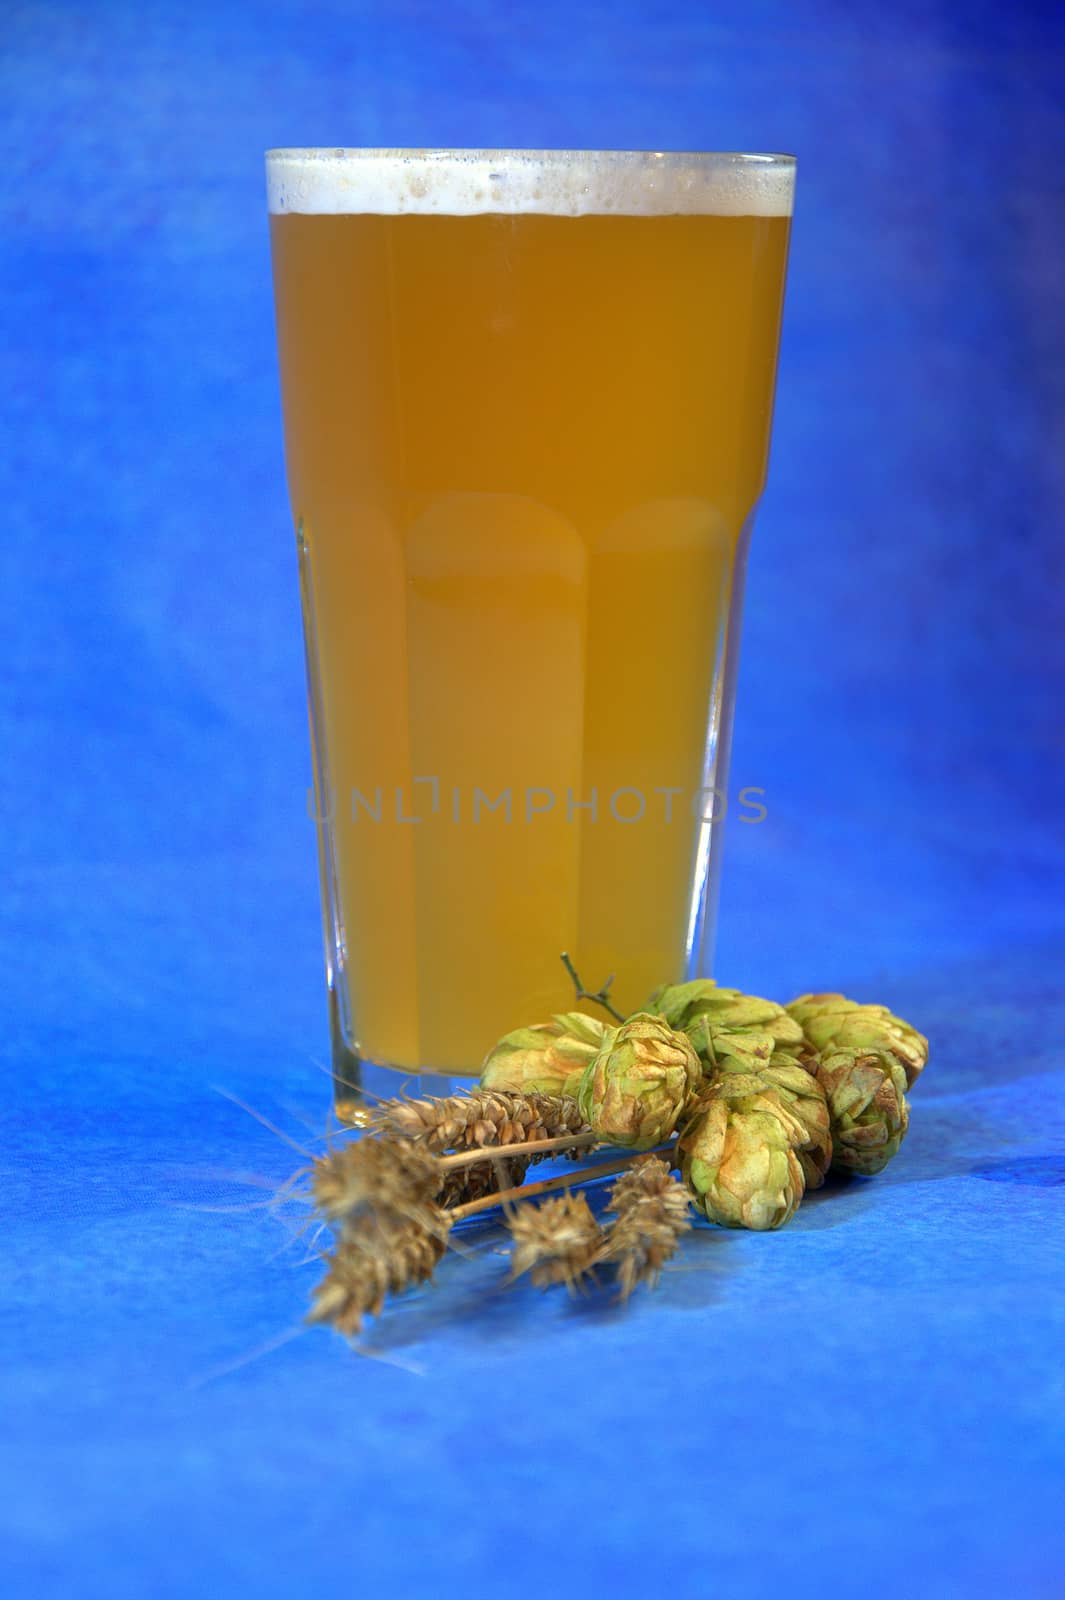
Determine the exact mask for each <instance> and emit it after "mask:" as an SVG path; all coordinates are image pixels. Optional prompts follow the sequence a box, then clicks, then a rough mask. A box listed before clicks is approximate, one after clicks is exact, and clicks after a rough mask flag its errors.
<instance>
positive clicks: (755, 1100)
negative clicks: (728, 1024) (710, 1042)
mask: <svg viewBox="0 0 1065 1600" xmlns="http://www.w3.org/2000/svg"><path fill="white" fill-rule="evenodd" d="M806 1137H807V1136H806V1130H805V1129H804V1128H803V1126H802V1124H801V1123H800V1121H799V1119H798V1118H797V1117H796V1116H795V1115H794V1113H793V1112H792V1111H791V1110H790V1108H789V1107H788V1106H787V1105H786V1104H785V1103H784V1100H783V1098H782V1096H781V1095H780V1094H779V1093H778V1091H777V1090H775V1089H770V1088H769V1087H768V1086H767V1085H766V1084H764V1083H763V1081H762V1079H761V1078H760V1077H759V1076H758V1075H757V1074H755V1073H744V1072H723V1073H722V1074H721V1075H720V1077H719V1078H718V1079H717V1080H716V1082H715V1083H714V1084H713V1085H712V1086H711V1088H710V1090H709V1091H708V1093H707V1094H706V1096H705V1097H704V1099H703V1100H702V1102H701V1103H700V1107H699V1110H698V1111H697V1112H696V1114H695V1115H694V1116H693V1117H692V1119H691V1121H690V1122H689V1123H688V1125H687V1127H686V1128H685V1130H684V1132H683V1133H682V1134H681V1137H680V1140H679V1142H678V1145H677V1153H678V1156H679V1159H680V1170H681V1175H682V1176H683V1178H684V1181H685V1183H686V1184H687V1185H688V1187H689V1189H690V1190H691V1191H692V1194H693V1196H694V1198H695V1203H696V1205H697V1206H698V1207H699V1208H700V1210H701V1211H703V1212H705V1214H706V1216H707V1217H708V1218H709V1220H710V1221H711V1222H719V1223H720V1224H721V1225H722V1226H723V1227H726V1228H756V1229H766V1228H779V1227H780V1226H781V1224H782V1223H785V1222H787V1220H788V1218H789V1217H790V1216H791V1215H792V1213H793V1212H794V1211H795V1208H796V1207H797V1206H798V1204H799V1201H800V1200H801V1199H802V1197H803V1193H804V1190H805V1183H804V1179H803V1170H802V1165H801V1163H800V1161H799V1151H800V1150H802V1149H803V1147H804V1145H805V1144H806Z"/></svg>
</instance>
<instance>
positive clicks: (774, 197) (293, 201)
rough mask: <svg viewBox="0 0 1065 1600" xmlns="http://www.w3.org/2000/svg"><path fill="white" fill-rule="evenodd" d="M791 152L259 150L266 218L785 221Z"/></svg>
mask: <svg viewBox="0 0 1065 1600" xmlns="http://www.w3.org/2000/svg"><path fill="white" fill-rule="evenodd" d="M795 172H796V161H795V157H794V156H792V155H770V154H761V153H756V152H753V151H750V152H748V151H739V150H737V151H724V150H705V151H688V150H533V149H527V150H521V149H514V150H504V149H462V148H426V149H396V150H390V149H384V148H369V147H367V148H363V147H359V146H355V147H350V148H349V147H344V146H332V147H328V146H325V145H319V146H307V147H304V148H298V147H297V148H288V149H285V148H278V149H274V150H268V151H267V152H266V187H267V200H268V204H269V208H270V212H271V214H282V213H286V212H287V213H291V212H306V213H315V212H332V213H341V214H354V213H362V212H376V213H379V214H387V215H400V214H402V213H405V212H406V213H415V214H417V213H422V214H426V213H430V214H431V213H437V214H446V215H453V216H470V215H476V214H485V213H489V212H493V213H502V214H509V215H511V216H517V215H525V214H530V213H535V212H543V213H544V214H547V215H555V216H586V215H593V214H594V215H606V214H609V213H614V214H615V215H633V216H657V215H666V214H673V213H686V214H706V215H713V214H718V215H724V216H739V215H748V214H754V215H761V216H790V214H791V205H792V193H793V191H794V187H795Z"/></svg>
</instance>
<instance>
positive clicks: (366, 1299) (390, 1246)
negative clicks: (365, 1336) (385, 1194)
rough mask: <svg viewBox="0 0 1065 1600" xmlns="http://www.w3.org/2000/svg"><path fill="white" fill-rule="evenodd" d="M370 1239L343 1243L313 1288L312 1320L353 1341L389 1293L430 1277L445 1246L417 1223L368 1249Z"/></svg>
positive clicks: (389, 1234) (409, 1224)
mask: <svg viewBox="0 0 1065 1600" xmlns="http://www.w3.org/2000/svg"><path fill="white" fill-rule="evenodd" d="M369 1244H370V1240H369V1239H368V1238H358V1239H356V1238H351V1239H343V1240H342V1241H341V1243H340V1244H339V1245H338V1247H337V1252H336V1255H335V1256H333V1258H332V1259H331V1260H330V1262H329V1268H328V1270H327V1272H326V1275H325V1277H324V1278H323V1279H322V1281H321V1283H319V1284H318V1285H317V1287H316V1288H315V1290H314V1305H313V1306H312V1307H311V1309H310V1311H309V1312H308V1313H307V1321H308V1322H325V1323H328V1324H329V1325H330V1326H331V1327H334V1328H336V1329H338V1330H339V1332H341V1333H343V1334H346V1335H347V1336H348V1338H351V1336H352V1335H353V1334H356V1333H358V1331H359V1329H360V1328H361V1327H362V1323H363V1318H364V1317H367V1316H371V1317H376V1316H377V1315H378V1314H379V1313H380V1310H381V1307H382V1305H383V1303H384V1298H385V1295H386V1294H389V1293H390V1294H398V1293H400V1292H401V1291H402V1290H403V1289H408V1288H410V1287H411V1286H412V1285H414V1284H416V1283H424V1282H425V1281H426V1280H427V1279H429V1278H431V1277H432V1275H433V1272H434V1271H435V1269H436V1265H437V1262H438V1261H439V1260H440V1257H441V1256H442V1255H443V1254H444V1251H445V1249H446V1248H447V1246H446V1243H445V1241H444V1239H443V1238H441V1237H439V1236H438V1235H437V1234H435V1233H430V1232H427V1231H426V1230H425V1229H423V1228H420V1227H419V1226H418V1225H417V1224H416V1223H407V1224H406V1225H405V1226H404V1227H397V1228H395V1229H394V1230H392V1231H390V1232H389V1233H388V1235H387V1236H386V1237H384V1238H379V1239H378V1240H377V1241H376V1248H369V1247H368V1246H369Z"/></svg>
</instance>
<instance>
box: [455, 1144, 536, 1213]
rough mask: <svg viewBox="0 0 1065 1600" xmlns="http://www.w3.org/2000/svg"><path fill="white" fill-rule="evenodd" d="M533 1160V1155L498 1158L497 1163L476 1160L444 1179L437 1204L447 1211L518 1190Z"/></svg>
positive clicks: (458, 1168)
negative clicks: (490, 1196)
mask: <svg viewBox="0 0 1065 1600" xmlns="http://www.w3.org/2000/svg"><path fill="white" fill-rule="evenodd" d="M533 1159H534V1157H533V1156H499V1157H497V1159H496V1160H495V1161H477V1162H474V1164H473V1165H472V1166H469V1167H457V1168H456V1169H455V1170H454V1171H453V1172H449V1173H448V1174H447V1176H446V1178H445V1179H444V1187H443V1188H442V1189H441V1191H440V1194H439V1196H438V1197H437V1205H439V1206H440V1207H441V1208H442V1209H443V1210H445V1211H447V1210H449V1209H450V1208H451V1207H452V1206H461V1205H465V1204H466V1202H467V1201H468V1200H480V1199H482V1198H483V1197H484V1196H485V1195H488V1194H497V1193H498V1192H499V1190H500V1189H516V1188H517V1187H518V1186H519V1184H521V1183H524V1181H525V1174H526V1172H527V1171H528V1169H529V1164H530V1162H531V1161H532V1160H533Z"/></svg>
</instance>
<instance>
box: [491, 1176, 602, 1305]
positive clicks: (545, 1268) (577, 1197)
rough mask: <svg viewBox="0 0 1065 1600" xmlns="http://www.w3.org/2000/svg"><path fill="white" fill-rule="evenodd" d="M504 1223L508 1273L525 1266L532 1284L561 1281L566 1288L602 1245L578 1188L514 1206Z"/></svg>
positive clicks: (574, 1286) (576, 1282) (517, 1273)
mask: <svg viewBox="0 0 1065 1600" xmlns="http://www.w3.org/2000/svg"><path fill="white" fill-rule="evenodd" d="M506 1224H507V1227H508V1228H509V1229H510V1233H511V1237H512V1238H513V1240H514V1254H513V1257H512V1259H511V1268H510V1270H511V1276H512V1277H514V1278H519V1277H521V1275H522V1273H523V1272H527V1273H528V1274H529V1276H530V1277H531V1279H532V1281H533V1283H534V1284H535V1285H536V1287H537V1288H538V1289H547V1288H549V1287H551V1286H552V1285H553V1284H557V1283H562V1284H565V1286H566V1288H567V1289H568V1290H569V1291H570V1293H571V1294H573V1293H575V1292H576V1291H577V1290H578V1289H580V1288H582V1287H583V1284H584V1280H585V1278H587V1277H588V1276H589V1275H590V1274H591V1271H592V1268H593V1267H594V1265H595V1262H596V1259H597V1258H598V1255H599V1252H600V1250H601V1249H602V1245H603V1230H602V1228H600V1226H599V1224H598V1222H596V1220H595V1217H594V1216H593V1215H592V1210H591V1207H590V1206H589V1204H588V1201H587V1198H586V1197H585V1196H584V1195H583V1194H573V1193H567V1194H563V1195H560V1196H559V1197H558V1199H557V1200H545V1201H544V1203H543V1205H532V1204H528V1205H521V1206H518V1207H516V1208H515V1209H513V1210H512V1211H509V1212H507V1213H506Z"/></svg>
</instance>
